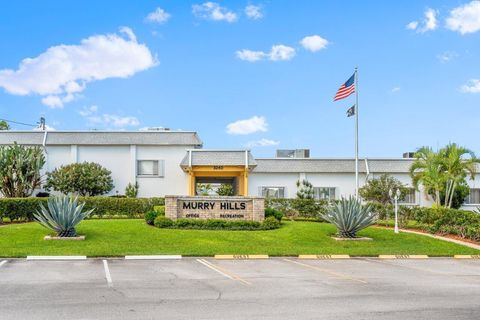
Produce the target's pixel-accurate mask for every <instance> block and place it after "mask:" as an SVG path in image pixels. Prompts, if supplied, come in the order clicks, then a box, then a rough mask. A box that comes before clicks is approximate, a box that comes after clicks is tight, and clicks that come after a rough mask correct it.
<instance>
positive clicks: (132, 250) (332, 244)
mask: <svg viewBox="0 0 480 320" xmlns="http://www.w3.org/2000/svg"><path fill="white" fill-rule="evenodd" d="M49 233H50V232H49V231H48V230H47V229H45V228H43V227H42V226H40V225H39V224H37V223H26V224H14V225H6V226H1V227H0V257H25V256H27V255H86V256H90V257H106V256H123V255H137V254H138V255H142V254H182V255H187V256H211V255H214V254H269V255H274V256H288V255H298V254H350V255H352V256H374V255H379V254H428V255H430V256H452V255H454V254H479V251H478V250H475V249H471V248H468V247H463V246H460V245H456V244H453V243H449V242H445V241H441V240H437V239H432V238H429V237H424V236H420V235H413V234H399V235H395V234H394V233H393V231H391V230H384V229H379V228H374V227H371V228H367V229H365V230H363V231H362V232H360V234H359V235H360V236H365V237H371V238H373V239H374V240H373V241H357V242H351V241H335V240H333V239H331V238H330V235H332V234H334V233H335V227H334V226H332V225H330V224H326V223H315V222H284V223H283V225H282V227H281V228H280V229H277V230H270V231H210V230H169V229H158V228H155V227H151V226H148V225H146V224H145V222H144V221H143V220H86V221H83V222H82V223H81V224H80V225H79V226H78V233H79V234H82V235H86V236H87V239H86V240H85V241H45V240H43V237H44V236H45V235H47V234H49Z"/></svg>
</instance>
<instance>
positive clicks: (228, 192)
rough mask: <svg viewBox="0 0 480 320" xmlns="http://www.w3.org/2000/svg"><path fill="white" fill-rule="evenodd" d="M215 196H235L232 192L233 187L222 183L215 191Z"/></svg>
mask: <svg viewBox="0 0 480 320" xmlns="http://www.w3.org/2000/svg"><path fill="white" fill-rule="evenodd" d="M217 194H218V195H219V196H228V197H230V196H233V195H234V194H235V191H234V190H233V186H232V185H231V184H229V183H223V184H222V185H221V186H220V187H218V189H217Z"/></svg>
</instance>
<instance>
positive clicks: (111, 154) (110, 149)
mask: <svg viewBox="0 0 480 320" xmlns="http://www.w3.org/2000/svg"><path fill="white" fill-rule="evenodd" d="M85 161H86V162H96V163H98V164H100V165H101V166H103V167H105V168H106V169H108V170H110V171H111V172H112V179H113V185H114V188H113V190H112V191H111V192H110V193H109V194H110V195H114V194H117V192H118V194H125V187H126V186H127V184H128V183H129V182H130V181H131V180H130V172H129V167H130V166H129V163H130V147H129V146H78V148H77V162H78V163H81V162H85Z"/></svg>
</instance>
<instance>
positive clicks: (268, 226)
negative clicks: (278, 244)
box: [262, 217, 280, 230]
mask: <svg viewBox="0 0 480 320" xmlns="http://www.w3.org/2000/svg"><path fill="white" fill-rule="evenodd" d="M278 228H280V220H278V219H276V218H275V217H268V218H265V220H264V221H263V223H262V229H263V230H273V229H278Z"/></svg>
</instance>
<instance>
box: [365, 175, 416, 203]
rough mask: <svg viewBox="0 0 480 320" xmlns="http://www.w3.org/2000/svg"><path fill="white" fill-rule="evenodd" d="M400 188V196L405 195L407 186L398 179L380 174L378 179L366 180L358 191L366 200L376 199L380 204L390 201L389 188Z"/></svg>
mask: <svg viewBox="0 0 480 320" xmlns="http://www.w3.org/2000/svg"><path fill="white" fill-rule="evenodd" d="M396 189H400V194H401V196H400V198H403V197H405V195H406V194H407V191H408V190H407V188H405V186H404V185H403V183H401V182H400V181H399V180H397V179H395V178H394V177H391V176H389V175H388V174H382V175H381V176H380V177H379V178H378V179H372V180H368V182H367V184H365V185H364V186H363V187H361V188H360V189H359V190H358V192H359V194H360V196H361V197H362V198H363V199H364V200H367V201H376V202H380V203H382V204H387V203H390V202H391V199H390V196H389V194H388V192H389V190H393V191H395V190H396Z"/></svg>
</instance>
